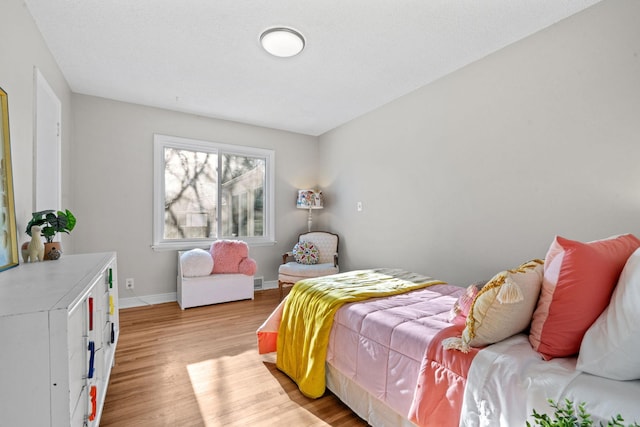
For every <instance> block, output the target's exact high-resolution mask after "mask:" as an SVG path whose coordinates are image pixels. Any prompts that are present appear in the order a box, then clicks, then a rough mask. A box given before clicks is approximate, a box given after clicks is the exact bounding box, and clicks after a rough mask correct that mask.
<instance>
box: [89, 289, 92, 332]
mask: <svg viewBox="0 0 640 427" xmlns="http://www.w3.org/2000/svg"><path fill="white" fill-rule="evenodd" d="M89 330H90V331H93V297H89Z"/></svg>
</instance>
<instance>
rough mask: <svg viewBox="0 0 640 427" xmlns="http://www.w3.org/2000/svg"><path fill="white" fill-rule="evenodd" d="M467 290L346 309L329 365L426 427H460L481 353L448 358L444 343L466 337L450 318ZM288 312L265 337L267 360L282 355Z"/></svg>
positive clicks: (265, 328) (270, 324) (261, 338)
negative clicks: (471, 372) (282, 325)
mask: <svg viewBox="0 0 640 427" xmlns="http://www.w3.org/2000/svg"><path fill="white" fill-rule="evenodd" d="M464 291H465V290H464V288H460V287H457V286H451V285H433V286H431V287H429V288H426V289H421V290H417V291H413V292H409V293H406V294H401V295H395V296H392V297H386V298H374V299H370V300H366V301H363V302H357V303H350V304H345V305H344V306H343V307H342V308H340V309H339V310H338V312H337V313H336V315H335V319H334V323H333V327H332V330H331V335H330V338H329V348H328V350H327V363H329V364H331V365H333V367H335V368H336V369H337V370H339V371H340V372H341V373H342V374H343V375H345V376H346V377H348V378H350V379H351V380H353V381H355V382H357V383H358V384H359V385H360V386H361V387H362V388H364V389H365V390H367V391H368V392H369V393H370V394H371V395H373V396H374V397H376V398H377V399H379V400H381V401H383V402H384V403H385V404H386V405H387V406H389V407H391V408H392V409H393V410H394V411H395V412H397V413H398V414H400V415H401V416H403V417H406V418H409V419H411V420H412V421H413V422H414V423H416V424H418V425H420V426H449V425H451V426H453V425H456V426H457V425H458V420H459V416H460V408H461V405H462V396H463V392H464V387H465V384H466V373H467V372H468V368H469V366H470V364H471V361H472V360H473V357H474V356H475V354H476V352H470V353H468V354H464V353H461V352H459V351H445V350H443V349H442V346H441V345H440V343H441V341H442V339H444V338H446V337H449V336H460V332H461V330H460V327H457V326H452V325H451V324H450V323H449V322H448V313H449V310H450V309H451V307H452V306H453V303H454V302H455V300H456V299H457V297H458V296H460V294H462V293H463V292H464ZM281 306H282V304H281ZM281 306H279V307H278V308H276V310H274V312H273V313H272V315H271V316H270V317H269V318H268V319H267V320H266V321H265V323H264V324H263V325H262V326H261V327H260V329H259V330H258V345H259V351H260V353H266V352H271V351H275V343H276V340H277V330H278V325H279V322H280V319H281Z"/></svg>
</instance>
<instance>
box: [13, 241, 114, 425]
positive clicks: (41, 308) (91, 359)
mask: <svg viewBox="0 0 640 427" xmlns="http://www.w3.org/2000/svg"><path fill="white" fill-rule="evenodd" d="M118 333H119V323H118V283H117V270H116V254H115V253H112V252H110V253H96V254H81V255H64V256H62V257H61V258H60V259H59V260H56V261H44V262H35V263H30V264H21V265H19V266H17V267H15V268H12V269H9V270H5V271H2V272H0V426H11V427H19V426H55V427H58V426H74V427H75V426H83V425H87V426H97V425H98V424H99V422H100V416H101V414H102V406H103V403H104V399H105V393H106V391H107V385H108V382H109V374H110V373H111V366H112V365H113V358H114V354H115V349H116V344H117V341H118Z"/></svg>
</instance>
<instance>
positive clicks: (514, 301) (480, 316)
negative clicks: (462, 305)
mask: <svg viewBox="0 0 640 427" xmlns="http://www.w3.org/2000/svg"><path fill="white" fill-rule="evenodd" d="M543 270H544V261H542V260H539V259H535V260H532V261H529V262H526V263H524V264H522V265H520V266H519V267H518V268H515V269H513V270H506V271H501V272H500V273H498V274H496V275H495V276H493V278H492V279H491V280H490V281H489V282H487V284H486V285H484V286H483V287H482V289H481V290H480V291H479V292H478V295H477V296H476V297H475V299H474V300H473V303H472V304H471V308H470V309H469V314H468V316H467V320H466V325H465V328H464V330H463V331H462V337H460V338H447V339H445V340H444V341H443V346H444V348H445V349H457V350H461V351H463V352H465V353H466V352H468V351H469V347H482V346H486V345H489V344H493V343H496V342H499V341H502V340H504V339H506V338H509V337H510V336H512V335H515V334H517V333H519V332H522V331H523V330H525V329H527V328H528V327H529V323H530V322H531V314H532V313H533V309H534V308H535V306H536V302H537V301H538V295H539V294H540V287H541V286H542V274H543Z"/></svg>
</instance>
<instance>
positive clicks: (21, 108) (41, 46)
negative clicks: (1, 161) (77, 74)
mask: <svg viewBox="0 0 640 427" xmlns="http://www.w3.org/2000/svg"><path fill="white" fill-rule="evenodd" d="M0 17H2V23H1V24H0V87H2V88H3V89H4V90H5V92H7V94H8V99H9V131H10V137H11V155H12V165H13V178H14V193H15V202H16V221H17V228H18V239H19V241H20V242H24V241H28V240H29V236H27V234H26V233H24V229H25V228H26V226H27V222H28V221H29V219H30V218H31V212H33V176H34V172H33V134H34V83H33V82H34V67H37V68H38V69H39V70H40V72H41V73H42V75H43V76H44V78H45V79H46V80H47V82H48V83H49V85H50V86H51V88H52V89H53V91H54V92H55V93H56V95H57V97H58V98H59V99H60V102H61V104H62V131H61V137H62V186H63V188H62V204H63V206H64V207H65V208H68V209H71V211H72V212H73V205H72V203H71V200H70V199H69V197H68V196H69V186H70V174H69V172H70V169H71V165H70V163H69V149H70V145H71V132H72V131H71V129H72V126H71V90H70V89H69V86H68V84H67V82H66V80H65V79H64V77H63V75H62V73H61V71H60V69H59V68H58V66H57V65H56V62H55V61H54V60H53V57H52V56H51V53H50V52H49V49H48V48H47V46H46V44H45V43H44V40H43V39H42V37H41V35H40V32H39V31H38V29H37V27H36V25H35V23H34V21H33V18H32V17H31V15H30V14H29V12H28V10H27V8H26V6H25V5H24V3H23V2H22V1H21V0H2V2H0ZM63 244H64V250H65V252H67V251H70V252H71V251H73V241H72V240H71V239H67V238H66V236H64V237H63ZM21 261H22V260H21Z"/></svg>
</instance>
